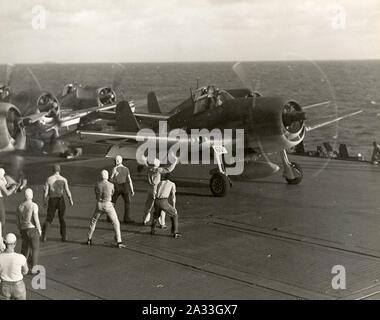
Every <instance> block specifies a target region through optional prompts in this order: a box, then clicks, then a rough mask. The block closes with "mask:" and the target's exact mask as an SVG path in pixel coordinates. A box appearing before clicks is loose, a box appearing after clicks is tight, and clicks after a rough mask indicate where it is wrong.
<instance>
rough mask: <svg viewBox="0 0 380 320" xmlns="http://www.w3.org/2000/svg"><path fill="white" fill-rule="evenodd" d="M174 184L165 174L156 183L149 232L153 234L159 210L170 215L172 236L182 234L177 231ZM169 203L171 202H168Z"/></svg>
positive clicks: (175, 236)
mask: <svg viewBox="0 0 380 320" xmlns="http://www.w3.org/2000/svg"><path fill="white" fill-rule="evenodd" d="M175 193H176V186H175V184H174V182H172V181H170V180H169V179H168V175H167V174H166V175H165V176H164V177H163V180H162V181H161V182H160V183H159V184H158V185H157V190H156V197H155V199H154V213H153V222H152V227H151V234H152V235H154V234H155V232H156V226H157V224H158V219H159V218H160V215H161V211H164V212H165V213H166V214H168V215H169V216H170V219H171V221H172V228H171V231H172V235H173V237H174V238H178V237H181V236H182V235H181V234H180V233H179V232H178V213H177V209H176V208H175V204H176V196H175ZM170 203H171V204H170Z"/></svg>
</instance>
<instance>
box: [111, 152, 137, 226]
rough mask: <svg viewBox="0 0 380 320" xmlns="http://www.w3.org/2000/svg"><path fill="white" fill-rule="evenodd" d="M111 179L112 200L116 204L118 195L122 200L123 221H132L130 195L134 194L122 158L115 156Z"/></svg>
mask: <svg viewBox="0 0 380 320" xmlns="http://www.w3.org/2000/svg"><path fill="white" fill-rule="evenodd" d="M111 181H112V182H113V183H114V185H115V192H114V194H113V196H112V202H113V203H114V205H115V206H116V202H117V199H118V198H119V196H122V197H123V200H124V219H123V221H124V223H133V222H134V221H133V220H132V219H131V216H130V207H131V196H132V197H133V196H134V195H135V192H134V190H133V183H132V179H131V175H130V173H129V169H128V168H127V167H125V166H124V165H123V158H122V157H121V156H119V155H118V156H116V158H115V167H114V168H113V169H112V174H111Z"/></svg>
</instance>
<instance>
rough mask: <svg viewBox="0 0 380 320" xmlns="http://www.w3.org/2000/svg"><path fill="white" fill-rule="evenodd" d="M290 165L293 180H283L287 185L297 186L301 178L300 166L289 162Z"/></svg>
mask: <svg viewBox="0 0 380 320" xmlns="http://www.w3.org/2000/svg"><path fill="white" fill-rule="evenodd" d="M290 165H291V166H292V168H293V173H294V176H295V178H294V179H289V178H285V180H286V181H287V182H288V183H289V184H299V183H300V182H301V181H302V178H303V172H302V169H301V167H300V165H299V164H298V163H296V162H291V163H290Z"/></svg>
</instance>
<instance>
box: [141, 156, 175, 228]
mask: <svg viewBox="0 0 380 320" xmlns="http://www.w3.org/2000/svg"><path fill="white" fill-rule="evenodd" d="M173 157H174V159H175V161H174V162H173V163H172V164H171V165H170V166H169V167H166V168H165V167H160V164H161V162H160V160H158V159H157V158H156V159H154V160H153V166H150V165H149V164H148V160H147V159H146V158H144V159H143V161H144V162H145V164H146V166H148V183H149V187H148V193H147V198H146V201H145V207H144V219H143V224H144V225H147V224H148V223H149V221H150V214H151V211H152V209H153V206H154V199H155V195H156V189H157V185H158V184H159V183H160V181H161V174H166V173H170V172H172V171H173V170H174V168H175V166H176V165H177V162H178V158H177V157H176V156H174V155H173Z"/></svg>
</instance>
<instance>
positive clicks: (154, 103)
mask: <svg viewBox="0 0 380 320" xmlns="http://www.w3.org/2000/svg"><path fill="white" fill-rule="evenodd" d="M147 100H148V111H149V113H155V114H160V113H162V111H161V108H160V105H159V103H158V100H157V96H156V93H155V92H154V91H150V92H149V93H148V96H147Z"/></svg>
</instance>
